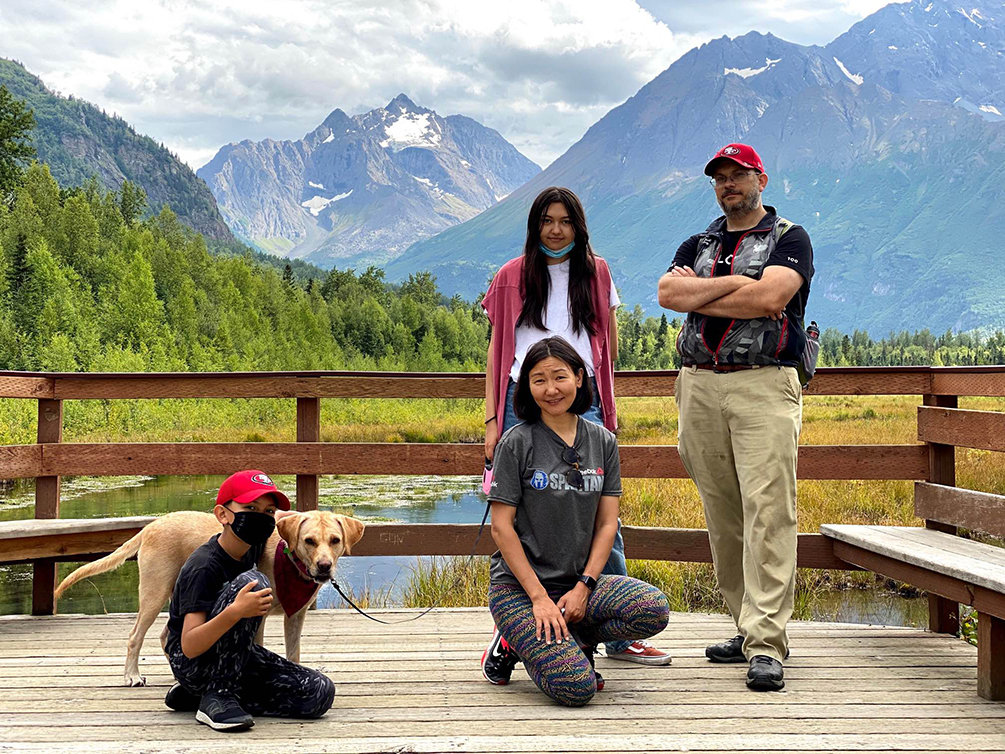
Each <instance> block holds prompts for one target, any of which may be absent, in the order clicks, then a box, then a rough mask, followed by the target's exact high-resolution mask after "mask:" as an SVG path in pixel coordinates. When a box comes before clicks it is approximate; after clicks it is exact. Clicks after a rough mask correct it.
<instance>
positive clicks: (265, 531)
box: [230, 511, 276, 546]
mask: <svg viewBox="0 0 1005 754" xmlns="http://www.w3.org/2000/svg"><path fill="white" fill-rule="evenodd" d="M230 528H231V529H232V530H233V532H234V534H235V535H236V536H237V538H238V539H239V540H241V541H242V542H244V543H245V544H249V545H251V546H255V545H262V544H265V542H266V541H267V540H268V539H269V537H271V536H272V532H274V531H275V530H276V519H275V518H273V517H272V516H270V515H269V514H268V513H256V512H255V511H241V512H240V513H234V523H232V524H231V525H230Z"/></svg>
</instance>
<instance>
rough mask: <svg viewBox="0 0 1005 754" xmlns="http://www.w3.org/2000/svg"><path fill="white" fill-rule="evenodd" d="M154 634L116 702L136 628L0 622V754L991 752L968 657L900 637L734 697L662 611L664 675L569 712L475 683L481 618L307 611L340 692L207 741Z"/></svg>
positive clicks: (273, 640)
mask: <svg viewBox="0 0 1005 754" xmlns="http://www.w3.org/2000/svg"><path fill="white" fill-rule="evenodd" d="M412 612H413V611H388V612H387V613H382V615H385V616H393V617H395V618H398V617H407V615H409V614H411V613H412ZM163 621H164V616H163V615H162V616H161V618H160V619H159V620H158V623H157V624H155V625H154V627H153V629H151V631H150V633H149V634H148V636H147V642H146V644H145V645H144V653H143V656H142V658H141V661H140V668H141V670H142V671H143V672H144V673H145V675H146V677H147V681H148V683H149V685H148V686H146V687H145V688H126V687H124V686H122V685H121V683H122V666H123V661H124V657H125V643H126V637H127V635H128V633H129V629H130V627H131V625H132V622H133V616H132V615H112V616H98V617H91V616H73V615H68V616H55V617H35V618H32V617H22V616H12V617H4V618H0V666H2V672H0V751H3V752H7V751H82V752H161V751H172V752H174V751H185V752H202V751H241V752H269V754H274V753H275V752H291V751H295V752H297V754H305V753H306V752H447V751H450V752H494V753H502V752H633V753H634V754H637V753H638V752H643V751H703V752H713V751H715V752H727V751H730V752H732V751H759V752H782V751H814V752H821V751H856V752H868V751H927V752H949V751H967V752H977V751H982V752H983V751H1005V704H1001V703H994V702H986V701H983V700H981V699H980V698H979V697H978V696H977V683H976V673H977V671H976V664H977V654H976V651H975V650H974V648H973V647H970V646H969V645H967V644H965V643H964V642H962V641H960V640H958V639H953V638H949V637H946V636H944V635H942V636H940V635H936V634H930V633H926V632H923V631H918V630H914V629H905V628H888V627H882V626H861V625H850V624H834V623H816V622H814V623H796V624H793V625H792V627H791V636H792V644H793V646H792V657H791V658H790V659H789V661H788V662H787V663H786V682H787V686H786V688H785V690H784V691H783V692H781V693H770V694H769V693H755V692H750V691H747V690H746V688H745V687H744V685H743V678H744V674H745V670H746V666H745V665H725V666H723V665H712V664H710V663H708V662H707V661H706V660H705V658H704V654H703V650H704V647H705V645H706V644H707V643H709V642H712V641H718V640H721V639H723V638H725V637H727V636H728V635H729V633H730V628H731V625H730V623H729V622H728V620H727V619H725V618H724V617H723V616H718V615H700V614H693V613H692V614H686V613H676V614H671V621H670V626H669V627H668V629H667V630H666V631H665V632H664V633H663V634H662V635H661V636H659V637H658V638H657V639H656V642H657V643H658V644H659V646H660V647H663V648H666V649H668V650H670V651H671V652H672V653H673V655H674V663H673V665H672V666H670V667H666V668H644V667H641V666H637V665H631V664H628V663H624V662H617V661H613V660H608V659H606V658H600V659H598V662H597V666H598V668H599V669H600V670H601V671H602V672H603V674H604V677H605V679H606V680H607V687H606V688H605V689H604V690H603V691H602V692H600V693H599V694H598V695H597V697H596V698H595V699H594V700H593V702H591V703H590V704H589V705H588V706H587V707H585V708H583V709H566V708H562V707H559V706H557V705H555V704H553V703H551V702H549V701H548V700H547V699H546V698H545V697H544V696H543V695H542V694H541V693H540V692H539V691H538V690H537V689H536V688H535V687H534V685H533V684H532V683H531V681H530V680H529V679H528V678H527V676H526V674H524V672H523V670H522V669H521V668H520V667H518V668H517V671H516V673H515V674H514V682H513V683H511V684H510V685H509V686H506V687H502V688H495V687H492V686H489V685H488V684H487V683H485V681H484V680H482V677H481V673H480V671H479V669H478V660H479V657H480V653H481V650H482V648H483V646H484V643H485V641H486V639H487V638H488V635H489V631H490V630H491V621H490V618H489V615H488V612H487V611H486V610H484V609H467V610H438V611H435V612H434V613H432V614H430V615H428V616H426V617H424V618H421V619H420V620H418V621H414V622H410V623H405V624H401V625H397V626H380V625H378V624H375V623H372V622H370V621H367V620H365V619H364V618H362V617H360V616H358V615H355V614H353V613H349V612H347V611H342V610H338V611H317V612H312V613H310V615H309V616H308V619H307V623H306V627H305V631H304V634H305V636H304V642H303V646H304V656H303V658H302V659H303V661H304V662H305V663H306V664H308V665H311V666H314V667H318V668H321V669H322V670H324V671H325V672H326V673H327V674H328V675H329V676H330V677H331V678H332V679H333V680H334V681H335V683H336V684H337V687H338V693H337V695H336V697H335V705H334V707H333V708H332V710H331V711H330V712H329V713H328V714H327V715H326V716H325V717H324V718H322V719H320V720H316V721H308V722H302V721H292V720H280V719H272V718H260V719H259V720H258V721H257V724H256V726H255V727H254V728H253V729H252V730H251V731H249V732H247V733H237V734H221V733H215V732H213V731H211V730H209V729H208V728H206V727H205V726H202V725H199V724H197V723H196V722H195V721H194V719H193V715H192V714H191V713H187V714H186V713H176V712H171V711H170V710H168V709H167V708H166V707H164V704H163V698H164V693H165V691H166V690H167V688H168V686H169V685H170V683H171V676H170V671H169V669H168V665H167V662H166V660H165V659H164V657H163V655H162V654H160V653H159V647H158V643H157V637H158V635H159V632H160V629H161V626H162V625H163ZM281 631H282V627H281V620H277V619H276V618H272V619H270V620H269V624H268V628H267V631H266V644H267V646H270V647H271V648H273V649H275V650H277V651H282V639H281Z"/></svg>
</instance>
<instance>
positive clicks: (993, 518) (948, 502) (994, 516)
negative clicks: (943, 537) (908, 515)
mask: <svg viewBox="0 0 1005 754" xmlns="http://www.w3.org/2000/svg"><path fill="white" fill-rule="evenodd" d="M914 513H915V515H916V516H918V517H919V518H926V519H927V518H930V519H935V520H936V521H944V522H946V523H948V524H953V525H954V526H962V527H963V528H965V529H975V530H977V531H983V532H987V533H988V534H994V535H996V536H999V537H1005V495H992V494H990V493H988V492H975V491H974V490H963V489H959V488H957V487H944V486H942V485H939V484H929V483H927V482H915V483H914Z"/></svg>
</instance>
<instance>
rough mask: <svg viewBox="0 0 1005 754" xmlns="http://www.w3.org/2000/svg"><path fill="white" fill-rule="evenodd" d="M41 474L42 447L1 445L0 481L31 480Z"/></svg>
mask: <svg viewBox="0 0 1005 754" xmlns="http://www.w3.org/2000/svg"><path fill="white" fill-rule="evenodd" d="M41 473H42V446H41V445H0V479H29V478H31V477H37V476H40V475H41Z"/></svg>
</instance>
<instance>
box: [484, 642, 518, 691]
mask: <svg viewBox="0 0 1005 754" xmlns="http://www.w3.org/2000/svg"><path fill="white" fill-rule="evenodd" d="M517 660H519V658H518V657H517V655H516V652H514V651H513V650H512V649H511V648H510V645H509V644H507V643H506V640H505V639H504V638H503V637H502V634H500V633H499V629H498V628H497V629H495V631H493V632H492V640H491V641H490V642H489V645H488V646H487V647H486V648H485V651H484V652H482V675H483V676H485V680H486V681H488V682H489V683H491V684H493V685H495V686H505V685H506V684H507V683H509V679H510V676H511V675H512V674H513V668H514V667H516V663H517Z"/></svg>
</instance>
